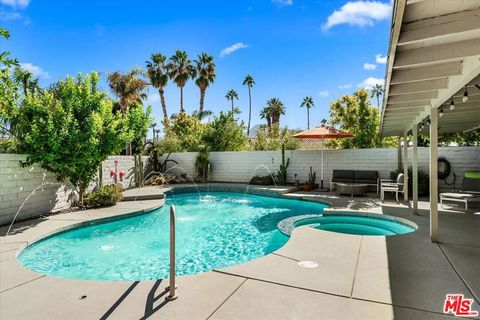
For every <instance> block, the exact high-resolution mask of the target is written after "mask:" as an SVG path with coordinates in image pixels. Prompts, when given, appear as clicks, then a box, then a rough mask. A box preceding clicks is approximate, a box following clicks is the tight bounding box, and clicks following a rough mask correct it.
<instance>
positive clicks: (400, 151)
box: [397, 136, 402, 171]
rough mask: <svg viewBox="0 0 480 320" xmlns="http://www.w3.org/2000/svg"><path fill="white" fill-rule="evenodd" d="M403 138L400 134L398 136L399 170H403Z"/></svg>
mask: <svg viewBox="0 0 480 320" xmlns="http://www.w3.org/2000/svg"><path fill="white" fill-rule="evenodd" d="M401 142H402V138H401V137H400V136H398V137H397V168H398V171H400V170H402V145H401Z"/></svg>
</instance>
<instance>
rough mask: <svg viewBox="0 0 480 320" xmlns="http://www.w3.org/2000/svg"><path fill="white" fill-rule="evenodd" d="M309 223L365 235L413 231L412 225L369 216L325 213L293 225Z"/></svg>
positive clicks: (396, 233)
mask: <svg viewBox="0 0 480 320" xmlns="http://www.w3.org/2000/svg"><path fill="white" fill-rule="evenodd" d="M304 225H311V226H312V227H314V228H315V229H320V230H325V231H332V232H339V233H348V234H356V235H366V236H393V235H399V234H405V233H410V232H413V231H415V230H416V229H415V228H414V227H412V226H409V225H406V224H403V223H400V222H397V221H393V220H388V219H383V218H381V217H378V218H377V217H371V216H366V217H364V216H347V215H338V216H336V215H325V216H322V217H314V218H306V219H303V220H299V221H297V222H295V223H294V226H295V227H300V226H304Z"/></svg>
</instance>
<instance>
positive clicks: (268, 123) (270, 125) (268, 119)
mask: <svg viewBox="0 0 480 320" xmlns="http://www.w3.org/2000/svg"><path fill="white" fill-rule="evenodd" d="M267 126H268V127H269V128H271V127H272V118H271V117H270V116H267Z"/></svg>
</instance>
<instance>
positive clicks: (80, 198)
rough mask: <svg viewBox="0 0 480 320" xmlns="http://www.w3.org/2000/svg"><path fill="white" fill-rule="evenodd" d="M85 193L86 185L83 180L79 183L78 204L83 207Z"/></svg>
mask: <svg viewBox="0 0 480 320" xmlns="http://www.w3.org/2000/svg"><path fill="white" fill-rule="evenodd" d="M84 193H85V185H84V184H83V182H80V183H79V184H78V206H79V207H83V195H84Z"/></svg>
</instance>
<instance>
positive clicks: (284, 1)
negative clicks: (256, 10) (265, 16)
mask: <svg viewBox="0 0 480 320" xmlns="http://www.w3.org/2000/svg"><path fill="white" fill-rule="evenodd" d="M272 2H273V3H275V4H277V5H280V6H291V5H292V4H293V0H272Z"/></svg>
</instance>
